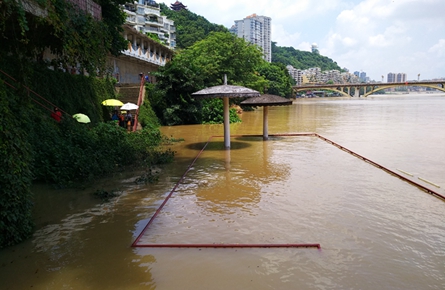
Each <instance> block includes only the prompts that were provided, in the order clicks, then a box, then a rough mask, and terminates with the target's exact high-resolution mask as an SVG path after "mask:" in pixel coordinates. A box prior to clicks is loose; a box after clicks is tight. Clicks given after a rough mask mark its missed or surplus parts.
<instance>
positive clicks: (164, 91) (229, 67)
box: [150, 32, 267, 125]
mask: <svg viewBox="0 0 445 290" xmlns="http://www.w3.org/2000/svg"><path fill="white" fill-rule="evenodd" d="M264 63H265V61H264V60H263V58H262V52H261V51H260V50H259V49H258V47H257V46H254V45H252V44H250V43H248V42H246V41H245V40H244V39H242V38H238V37H236V36H235V35H233V34H231V33H229V32H211V33H210V34H209V36H208V37H207V38H205V39H203V40H201V41H198V42H196V43H195V44H193V45H192V46H191V47H189V48H188V49H184V50H182V51H180V52H179V53H177V54H176V56H175V57H174V58H173V60H172V61H171V62H169V63H168V64H167V65H166V66H165V67H163V68H160V69H159V71H158V72H157V73H156V78H157V83H156V84H155V85H154V86H153V87H152V88H151V90H150V92H151V97H152V98H153V99H152V100H151V103H152V105H153V107H154V110H155V112H156V114H157V116H158V117H159V118H160V119H161V120H162V122H163V123H164V124H170V125H173V124H184V123H201V122H206V119H205V116H202V110H201V106H202V103H205V102H203V101H197V100H194V99H193V98H192V97H191V94H192V93H194V92H196V91H199V90H201V89H203V88H205V87H211V86H216V85H222V84H223V79H224V75H227V79H228V83H229V84H232V85H240V86H245V87H249V88H252V89H255V90H258V91H263V89H264V88H265V87H267V80H266V79H265V77H264V76H261V75H260V74H259V73H258V71H257V68H258V67H259V66H260V65H263V64H264Z"/></svg>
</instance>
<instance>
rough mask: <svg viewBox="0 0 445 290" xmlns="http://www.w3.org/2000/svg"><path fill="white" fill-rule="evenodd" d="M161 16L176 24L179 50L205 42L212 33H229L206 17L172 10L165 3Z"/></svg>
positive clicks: (162, 5)
mask: <svg viewBox="0 0 445 290" xmlns="http://www.w3.org/2000/svg"><path fill="white" fill-rule="evenodd" d="M160 6H161V14H163V15H166V16H167V17H168V19H171V20H173V21H174V22H175V27H176V46H177V48H179V49H181V48H187V47H189V46H192V45H193V44H194V43H195V42H197V41H200V40H203V39H204V38H206V37H207V35H209V34H210V32H228V29H227V28H225V27H224V26H223V25H219V24H213V23H210V22H209V21H208V20H207V19H205V18H204V17H202V16H200V15H197V14H195V13H193V12H191V11H189V10H186V9H183V10H180V11H174V10H171V9H170V8H169V7H168V6H167V5H165V4H164V3H161V4H160Z"/></svg>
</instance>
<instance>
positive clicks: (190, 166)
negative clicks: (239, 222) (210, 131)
mask: <svg viewBox="0 0 445 290" xmlns="http://www.w3.org/2000/svg"><path fill="white" fill-rule="evenodd" d="M211 139H212V137H210V138H209V140H208V141H207V143H206V144H205V145H204V147H202V149H201V151H199V153H198V155H196V157H195V159H193V161H192V163H190V165H189V166H188V167H187V170H186V171H185V172H184V174H183V175H182V176H181V178H180V179H179V180H178V182H176V184H175V186H174V187H173V189H172V190H171V191H170V193H169V194H168V195H167V197H166V198H165V199H164V201H163V202H162V204H161V205H160V206H159V208H158V209H157V210H156V212H155V214H154V215H153V216H152V217H151V218H150V220H149V221H148V223H147V225H146V226H145V227H144V229H143V230H142V232H141V233H140V234H139V236H138V237H137V238H136V240H134V242H133V244H132V245H131V246H132V247H140V246H139V245H137V244H138V242H139V240H140V239H141V237H142V236H143V235H144V233H145V231H146V230H147V229H148V227H150V225H151V224H152V223H153V221H154V219H155V218H156V217H157V215H158V214H159V212H160V211H161V210H162V208H163V207H164V205H165V204H166V203H167V201H168V200H169V199H170V197H171V196H172V195H173V193H174V192H175V191H176V188H178V186H179V184H180V183H181V182H182V180H184V178H185V176H186V175H187V173H188V172H189V171H190V169H191V168H192V166H193V165H194V164H195V162H196V160H197V159H198V157H199V156H200V155H201V154H202V152H203V151H204V149H205V148H206V147H207V145H208V144H209V142H210V140H211Z"/></svg>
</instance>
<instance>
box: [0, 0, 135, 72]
mask: <svg viewBox="0 0 445 290" xmlns="http://www.w3.org/2000/svg"><path fill="white" fill-rule="evenodd" d="M97 2H98V4H100V5H101V6H102V20H101V21H98V20H97V19H95V18H93V17H92V16H91V15H90V14H89V13H87V12H84V11H82V10H80V9H78V8H77V7H76V6H74V5H73V4H72V3H71V2H70V1H65V0H51V1H43V0H39V1H37V2H33V1H29V2H24V1H15V0H5V1H0V11H1V17H0V39H1V42H2V48H1V50H2V51H3V52H9V53H11V54H14V55H15V56H16V57H17V58H20V59H23V60H24V61H26V60H33V61H35V60H40V61H41V60H43V53H44V51H45V50H47V51H50V52H51V53H52V55H53V56H54V59H53V60H52V63H53V65H54V67H56V68H59V67H61V68H65V67H68V66H73V67H76V66H77V65H80V69H81V70H83V69H85V70H86V71H87V72H88V73H89V74H92V75H94V74H96V73H97V72H98V71H99V72H104V71H105V62H106V57H107V55H108V54H109V53H111V54H114V55H118V54H119V53H120V52H121V51H122V50H123V49H124V48H125V47H126V41H125V39H124V38H123V37H122V36H121V35H120V32H121V31H122V24H123V23H124V22H125V16H124V14H123V12H122V10H121V9H120V8H119V4H123V3H125V1H123V0H98V1H97ZM28 3H33V5H35V7H31V8H30V6H29V4H28ZM27 10H28V11H30V10H31V11H33V13H34V14H31V13H28V12H26V11H27ZM36 15H38V16H36Z"/></svg>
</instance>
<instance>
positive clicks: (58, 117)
mask: <svg viewBox="0 0 445 290" xmlns="http://www.w3.org/2000/svg"><path fill="white" fill-rule="evenodd" d="M51 117H52V118H53V119H54V120H56V121H57V122H60V120H62V112H61V111H60V110H59V108H57V107H54V111H53V112H52V113H51Z"/></svg>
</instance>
